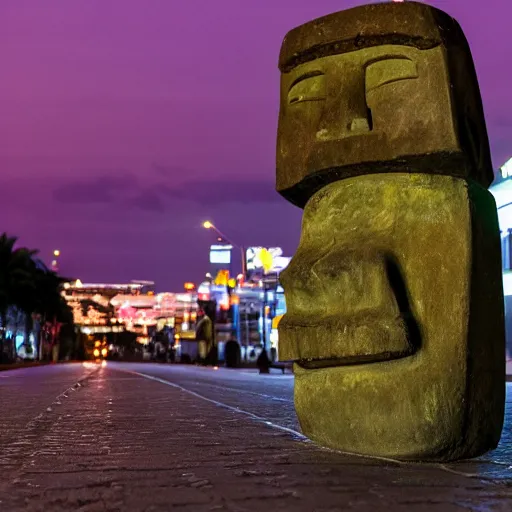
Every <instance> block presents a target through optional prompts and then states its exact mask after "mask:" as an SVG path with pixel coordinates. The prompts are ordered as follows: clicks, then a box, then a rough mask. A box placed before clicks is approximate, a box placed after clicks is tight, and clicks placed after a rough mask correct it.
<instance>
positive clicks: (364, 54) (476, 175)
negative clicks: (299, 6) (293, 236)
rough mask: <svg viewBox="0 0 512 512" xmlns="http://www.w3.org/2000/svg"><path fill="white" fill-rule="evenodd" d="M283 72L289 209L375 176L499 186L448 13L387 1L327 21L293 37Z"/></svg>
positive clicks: (467, 64) (459, 35) (281, 145)
mask: <svg viewBox="0 0 512 512" xmlns="http://www.w3.org/2000/svg"><path fill="white" fill-rule="evenodd" d="M279 69H280V70H281V73H282V74H281V102H280V114H279V128H278V141H277V190H278V191H279V192H280V193H281V194H282V195H283V196H284V197H285V198H286V199H287V200H289V201H290V202H292V203H294V204H296V205H298V206H300V207H304V205H305V204H306V202H307V201H308V199H309V198H310V197H311V196H312V195H313V194H314V193H315V192H316V191H317V190H319V189H320V188H322V187H323V186H325V185H326V184H328V183H331V182H333V181H336V180H339V179H343V178H346V177H353V176H358V175H361V174H368V173H376V172H423V171H424V170H427V171H426V172H428V173H437V174H445V175H453V176H455V177H462V178H469V177H471V178H472V179H473V180H475V181H476V182H478V183H479V184H481V185H482V186H484V187H488V186H489V185H490V183H491V182H492V180H493V173H492V165H491V161H490V153H489V144H488V138H487V132H486V127H485V121H484V116H483V110H482V104H481V99H480V92H479V88H478V82H477V79H476V74H475V70H474V65H473V60H472V57H471V52H470V50H469V47H468V44H467V41H466V38H465V37H464V34H463V32H462V30H461V28H460V27H459V25H458V23H457V22H456V21H455V20H454V19H452V18H451V17H450V16H448V15H447V14H445V13H444V12H442V11H440V10H438V9H435V8H433V7H430V6H428V5H424V4H420V3H416V2H407V3H394V2H389V3H380V4H370V5H363V6H360V7H356V8H354V9H349V10H346V11H342V12H336V13H334V14H330V15H328V16H325V17H322V18H319V19H316V20H313V21H311V22H309V23H306V24H304V25H302V26H299V27H297V28H295V29H293V30H291V31H290V32H289V33H288V34H287V35H286V37H285V39H284V42H283V44H282V48H281V53H280V58H279Z"/></svg>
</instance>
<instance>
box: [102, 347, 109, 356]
mask: <svg viewBox="0 0 512 512" xmlns="http://www.w3.org/2000/svg"><path fill="white" fill-rule="evenodd" d="M107 354H108V350H107V349H106V348H102V349H101V355H102V356H103V357H107Z"/></svg>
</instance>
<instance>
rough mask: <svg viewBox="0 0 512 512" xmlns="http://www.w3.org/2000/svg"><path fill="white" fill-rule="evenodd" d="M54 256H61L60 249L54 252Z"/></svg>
mask: <svg viewBox="0 0 512 512" xmlns="http://www.w3.org/2000/svg"><path fill="white" fill-rule="evenodd" d="M53 255H54V256H55V257H56V258H58V257H59V256H60V251H59V249H55V251H53Z"/></svg>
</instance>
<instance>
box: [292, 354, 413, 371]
mask: <svg viewBox="0 0 512 512" xmlns="http://www.w3.org/2000/svg"><path fill="white" fill-rule="evenodd" d="M410 355H412V352H407V353H396V352H395V353H391V352H381V353H378V354H377V353H376V354H368V355H360V356H348V357H340V358H332V359H299V360H297V361H295V363H297V364H298V365H299V366H300V367H302V368H304V369H305V370H318V369H321V368H333V367H336V366H356V365H359V364H372V363H383V362H386V361H393V360H395V359H401V358H403V357H408V356H410Z"/></svg>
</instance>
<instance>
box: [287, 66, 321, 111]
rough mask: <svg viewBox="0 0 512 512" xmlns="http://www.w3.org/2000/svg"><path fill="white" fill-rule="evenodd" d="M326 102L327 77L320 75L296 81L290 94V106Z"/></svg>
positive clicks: (303, 77)
mask: <svg viewBox="0 0 512 512" xmlns="http://www.w3.org/2000/svg"><path fill="white" fill-rule="evenodd" d="M320 100H325V76H324V75H323V74H320V73H316V74H314V75H304V76H302V77H300V78H299V79H298V80H296V81H295V82H294V83H293V84H292V86H291V88H290V91H289V92H288V104H289V105H295V104H296V103H301V102H303V101H320Z"/></svg>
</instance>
